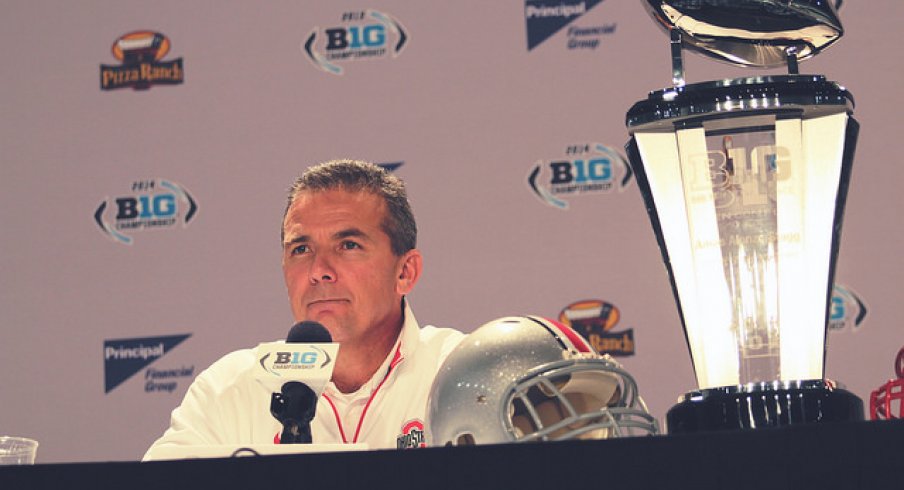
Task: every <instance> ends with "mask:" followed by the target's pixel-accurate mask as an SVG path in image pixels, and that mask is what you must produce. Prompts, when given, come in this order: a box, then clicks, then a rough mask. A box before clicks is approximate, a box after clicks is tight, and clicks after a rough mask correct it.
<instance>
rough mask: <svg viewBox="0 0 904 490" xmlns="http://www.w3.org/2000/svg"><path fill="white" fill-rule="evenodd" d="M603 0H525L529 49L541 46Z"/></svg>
mask: <svg viewBox="0 0 904 490" xmlns="http://www.w3.org/2000/svg"><path fill="white" fill-rule="evenodd" d="M602 1H603V0H525V2H524V19H525V21H526V22H527V50H528V51H530V50H532V49H534V48H535V47H537V46H539V45H540V44H541V43H542V42H543V41H546V40H547V39H549V38H550V37H552V36H553V35H554V34H555V33H557V32H559V31H560V30H562V28H564V27H565V26H567V25H568V24H570V23H572V22H573V21H574V20H576V19H578V18H579V17H581V16H582V15H584V14H586V13H587V12H589V11H590V9H592V8H593V7H596V6H597V5H598V4H600V3H601V2H602Z"/></svg>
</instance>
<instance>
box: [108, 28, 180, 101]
mask: <svg viewBox="0 0 904 490" xmlns="http://www.w3.org/2000/svg"><path fill="white" fill-rule="evenodd" d="M169 50H170V40H169V38H167V37H166V36H164V35H163V34H160V33H159V32H154V31H135V32H130V33H128V34H125V35H123V36H120V37H119V39H117V40H116V41H114V42H113V47H112V48H111V51H112V53H113V57H114V58H116V59H117V60H119V61H120V62H122V64H121V65H100V88H101V90H114V89H118V88H125V87H132V88H133V89H135V90H147V89H149V88H151V85H176V84H180V83H182V82H183V80H184V78H185V72H184V71H183V69H182V58H177V59H175V60H171V61H164V60H163V57H164V56H166V54H167V53H169Z"/></svg>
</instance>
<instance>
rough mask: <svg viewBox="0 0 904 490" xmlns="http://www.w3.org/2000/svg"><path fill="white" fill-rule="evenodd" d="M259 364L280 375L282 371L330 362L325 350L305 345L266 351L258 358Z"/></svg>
mask: <svg viewBox="0 0 904 490" xmlns="http://www.w3.org/2000/svg"><path fill="white" fill-rule="evenodd" d="M259 362H260V365H261V367H262V368H264V370H265V371H268V372H270V373H271V374H275V375H276V376H282V374H281V373H282V372H287V371H299V370H308V369H321V368H324V367H326V366H327V365H329V363H330V362H332V358H331V357H330V355H329V353H327V352H326V351H325V350H323V349H321V348H319V347H316V346H313V345H306V346H304V347H301V348H299V349H297V350H286V351H276V352H268V353H267V354H266V355H264V356H263V357H261V358H260V361H259Z"/></svg>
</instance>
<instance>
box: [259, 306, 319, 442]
mask: <svg viewBox="0 0 904 490" xmlns="http://www.w3.org/2000/svg"><path fill="white" fill-rule="evenodd" d="M332 341H333V338H332V336H331V335H330V332H329V331H327V329H326V328H325V327H324V326H323V325H321V324H319V323H317V322H312V321H303V322H299V323H297V324H295V325H293V326H292V328H291V329H289V335H288V336H286V343H287V344H328V343H330V342H332ZM317 399H318V395H317V393H316V392H315V391H314V390H312V389H311V387H310V386H308V385H307V384H305V383H302V382H300V381H288V382H286V383H284V384H283V385H282V388H281V389H280V392H279V393H273V394H272V395H271V397H270V413H271V414H272V415H273V417H275V418H276V420H278V421H279V422H280V423H281V424H282V426H283V431H282V434H280V436H279V442H280V444H311V421H312V420H313V419H314V412H315V411H316V410H317Z"/></svg>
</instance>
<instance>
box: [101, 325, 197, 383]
mask: <svg viewBox="0 0 904 490" xmlns="http://www.w3.org/2000/svg"><path fill="white" fill-rule="evenodd" d="M189 337H191V334H182V335H169V336H164V337H145V338H137V339H117V340H105V341H104V393H109V392H110V391H112V390H113V389H114V388H116V387H117V386H119V385H120V384H122V383H123V382H125V381H126V380H127V379H129V378H131V377H132V375H134V374H135V373H137V372H138V371H141V370H142V369H144V368H145V367H146V366H148V365H150V364H151V363H153V362H154V361H156V360H157V359H160V358H161V357H163V356H164V355H165V354H166V353H167V352H169V351H171V350H173V348H175V347H176V346H177V345H179V344H181V343H182V342H183V341H184V340H185V339H187V338H189Z"/></svg>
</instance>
